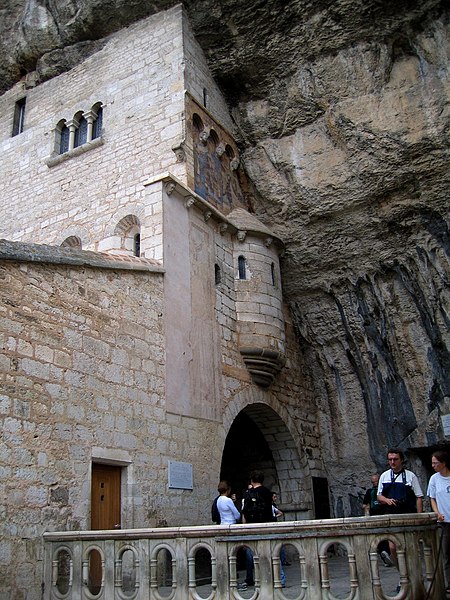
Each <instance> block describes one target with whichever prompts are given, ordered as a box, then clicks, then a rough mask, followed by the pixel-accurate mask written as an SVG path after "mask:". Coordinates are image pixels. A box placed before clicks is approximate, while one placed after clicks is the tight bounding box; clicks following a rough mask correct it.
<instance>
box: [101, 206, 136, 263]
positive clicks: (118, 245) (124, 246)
mask: <svg viewBox="0 0 450 600" xmlns="http://www.w3.org/2000/svg"><path fill="white" fill-rule="evenodd" d="M110 241H111V247H110V248H106V249H107V250H108V251H109V252H113V253H116V254H128V255H129V256H130V255H131V256H140V255H141V224H140V221H139V219H138V218H137V217H136V216H135V215H127V216H126V217H123V218H122V219H120V221H119V222H118V223H117V225H116V227H115V229H114V236H113V237H112V238H111V240H110Z"/></svg>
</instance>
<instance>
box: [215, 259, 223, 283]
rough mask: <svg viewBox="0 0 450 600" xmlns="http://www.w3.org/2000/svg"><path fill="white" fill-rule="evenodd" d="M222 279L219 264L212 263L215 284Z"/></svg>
mask: <svg viewBox="0 0 450 600" xmlns="http://www.w3.org/2000/svg"><path fill="white" fill-rule="evenodd" d="M221 281H222V272H221V270H220V267H219V265H218V264H217V263H216V264H215V265H214V282H215V284H216V285H219V283H220V282H221Z"/></svg>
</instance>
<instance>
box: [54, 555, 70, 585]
mask: <svg viewBox="0 0 450 600" xmlns="http://www.w3.org/2000/svg"><path fill="white" fill-rule="evenodd" d="M53 579H54V580H56V589H57V590H58V592H59V593H60V595H61V596H64V595H65V594H67V593H68V592H69V589H70V586H71V585H72V556H71V554H70V552H69V550H68V549H67V548H60V549H59V550H58V552H57V555H56V577H55V576H54V577H53Z"/></svg>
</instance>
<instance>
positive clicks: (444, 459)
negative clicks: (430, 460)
mask: <svg viewBox="0 0 450 600" xmlns="http://www.w3.org/2000/svg"><path fill="white" fill-rule="evenodd" d="M431 456H434V458H437V459H438V461H439V462H441V463H444V464H445V466H446V467H447V469H448V468H450V456H449V454H448V452H446V451H445V450H436V452H433V454H432V455H431Z"/></svg>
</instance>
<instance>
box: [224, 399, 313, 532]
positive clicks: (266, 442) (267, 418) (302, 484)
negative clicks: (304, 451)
mask: <svg viewBox="0 0 450 600" xmlns="http://www.w3.org/2000/svg"><path fill="white" fill-rule="evenodd" d="M254 469H257V470H260V471H263V473H264V474H265V481H264V484H265V485H266V486H267V487H268V488H270V489H273V490H274V491H276V492H277V493H278V495H279V502H280V506H281V507H282V510H283V512H284V513H285V518H286V520H296V519H305V518H312V517H313V502H312V490H311V478H310V475H309V469H308V466H307V461H306V459H305V457H304V456H303V457H302V456H301V449H299V448H298V447H297V445H296V443H295V440H294V438H293V436H292V434H291V433H290V431H289V429H288V427H287V426H286V423H285V422H284V421H283V419H282V418H281V417H280V416H279V415H278V414H277V413H276V412H275V411H274V410H273V409H272V408H270V407H269V406H267V405H265V404H262V403H254V404H250V405H248V406H246V407H245V408H244V409H243V410H241V411H240V413H239V414H238V415H237V416H236V417H235V419H234V421H233V423H232V425H231V427H230V429H229V432H228V435H227V438H226V441H225V446H224V451H223V455H222V465H221V470H220V478H221V479H226V480H227V481H229V483H230V484H231V487H232V491H233V492H235V493H236V494H237V495H238V497H240V496H241V495H242V493H243V491H244V490H245V489H246V487H247V484H248V479H249V474H250V472H251V471H252V470H254Z"/></svg>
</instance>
